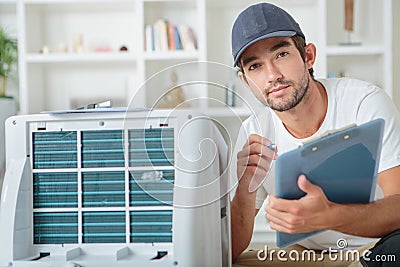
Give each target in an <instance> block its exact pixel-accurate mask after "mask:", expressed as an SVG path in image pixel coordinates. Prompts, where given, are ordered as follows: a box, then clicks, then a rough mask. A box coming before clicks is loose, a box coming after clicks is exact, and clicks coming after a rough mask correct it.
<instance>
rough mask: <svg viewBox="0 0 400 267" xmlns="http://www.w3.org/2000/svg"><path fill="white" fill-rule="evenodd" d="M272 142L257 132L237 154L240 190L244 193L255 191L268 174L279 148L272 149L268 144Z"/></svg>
mask: <svg viewBox="0 0 400 267" xmlns="http://www.w3.org/2000/svg"><path fill="white" fill-rule="evenodd" d="M271 144H272V142H271V141H270V140H268V139H267V138H264V137H262V136H260V135H257V134H252V135H250V137H249V138H248V139H247V142H246V143H245V144H244V146H243V148H242V150H241V151H239V153H238V154H237V177H238V179H239V186H238V190H240V192H241V193H242V194H243V193H245V192H244V190H246V191H247V192H246V193H254V192H255V191H257V189H258V188H259V187H260V185H261V184H262V182H263V181H264V180H265V178H266V176H267V175H268V171H269V169H270V167H271V162H272V160H274V159H275V158H276V154H277V153H276V152H277V149H276V148H275V149H274V150H271V149H270V148H269V147H268V146H269V145H271Z"/></svg>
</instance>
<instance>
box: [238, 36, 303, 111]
mask: <svg viewBox="0 0 400 267" xmlns="http://www.w3.org/2000/svg"><path fill="white" fill-rule="evenodd" d="M240 63H241V66H242V69H243V71H244V74H245V76H246V77H245V78H244V77H243V75H241V79H242V81H243V82H245V83H247V84H248V87H249V88H250V89H251V90H252V92H253V93H254V94H255V96H256V97H257V98H258V99H259V100H260V101H261V102H262V103H264V104H266V105H268V106H269V107H270V108H272V109H274V110H277V111H286V110H289V109H291V108H293V107H295V106H296V105H297V104H298V103H300V101H301V100H302V99H303V97H304V96H305V94H306V93H307V90H308V86H309V81H310V75H309V73H308V68H307V66H306V63H305V62H304V61H303V59H302V58H301V56H300V52H299V51H298V50H297V48H296V46H295V43H294V41H293V40H292V39H291V38H286V37H285V38H281V37H279V38H268V39H264V40H261V41H258V42H256V43H254V44H252V45H251V46H249V47H248V48H247V49H246V50H245V51H244V53H243V54H242V56H241V58H240ZM245 79H246V80H245Z"/></svg>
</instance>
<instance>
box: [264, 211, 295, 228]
mask: <svg viewBox="0 0 400 267" xmlns="http://www.w3.org/2000/svg"><path fill="white" fill-rule="evenodd" d="M266 219H267V220H268V221H269V225H270V227H271V229H273V230H276V231H279V232H284V233H292V232H294V231H295V230H296V229H300V228H301V225H293V224H291V223H289V222H288V221H287V219H286V220H285V219H282V217H277V216H274V215H272V214H266Z"/></svg>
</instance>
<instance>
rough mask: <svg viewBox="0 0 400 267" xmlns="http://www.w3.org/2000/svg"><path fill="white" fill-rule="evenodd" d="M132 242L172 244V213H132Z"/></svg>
mask: <svg viewBox="0 0 400 267" xmlns="http://www.w3.org/2000/svg"><path fill="white" fill-rule="evenodd" d="M130 227H131V242H132V243H157V242H172V211H133V212H131V224H130Z"/></svg>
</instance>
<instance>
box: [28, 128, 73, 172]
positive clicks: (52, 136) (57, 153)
mask: <svg viewBox="0 0 400 267" xmlns="http://www.w3.org/2000/svg"><path fill="white" fill-rule="evenodd" d="M32 142H33V144H32V146H33V167H34V168H35V169H55V168H76V167H77V164H78V162H77V153H78V152H77V140H76V132H44V133H43V132H38V133H33V136H32Z"/></svg>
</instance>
